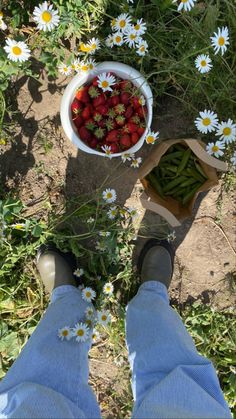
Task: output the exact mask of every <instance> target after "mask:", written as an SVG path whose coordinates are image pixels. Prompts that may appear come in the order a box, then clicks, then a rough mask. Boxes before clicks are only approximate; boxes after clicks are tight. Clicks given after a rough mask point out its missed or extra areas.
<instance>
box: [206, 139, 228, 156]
mask: <svg viewBox="0 0 236 419" xmlns="http://www.w3.org/2000/svg"><path fill="white" fill-rule="evenodd" d="M224 148H225V143H223V141H216V142H215V143H208V144H207V146H206V151H207V152H208V154H213V155H214V156H215V157H220V156H223V155H224V152H223V151H222V150H224Z"/></svg>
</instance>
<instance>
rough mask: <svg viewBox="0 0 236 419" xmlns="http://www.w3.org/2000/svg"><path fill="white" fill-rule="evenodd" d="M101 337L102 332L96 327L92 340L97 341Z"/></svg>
mask: <svg viewBox="0 0 236 419" xmlns="http://www.w3.org/2000/svg"><path fill="white" fill-rule="evenodd" d="M99 339H100V333H99V332H98V331H97V330H96V329H94V330H93V333H92V342H93V343H96V342H97V341H98V340H99Z"/></svg>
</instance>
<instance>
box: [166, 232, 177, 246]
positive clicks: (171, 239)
mask: <svg viewBox="0 0 236 419" xmlns="http://www.w3.org/2000/svg"><path fill="white" fill-rule="evenodd" d="M175 239H176V235H175V231H172V233H169V234H168V236H167V241H168V242H169V243H170V242H173V241H174V240H175Z"/></svg>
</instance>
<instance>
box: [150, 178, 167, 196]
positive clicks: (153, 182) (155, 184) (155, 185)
mask: <svg viewBox="0 0 236 419" xmlns="http://www.w3.org/2000/svg"><path fill="white" fill-rule="evenodd" d="M147 180H148V181H149V182H150V184H151V186H152V187H153V188H154V189H155V190H156V192H157V193H158V194H159V195H160V196H161V197H162V198H163V199H165V197H164V194H163V190H162V187H161V185H160V183H159V181H158V180H157V178H156V176H155V175H154V174H153V173H149V175H148V176H147Z"/></svg>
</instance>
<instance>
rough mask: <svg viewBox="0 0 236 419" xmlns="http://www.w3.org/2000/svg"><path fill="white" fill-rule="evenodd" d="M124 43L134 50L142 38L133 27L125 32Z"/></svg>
mask: <svg viewBox="0 0 236 419" xmlns="http://www.w3.org/2000/svg"><path fill="white" fill-rule="evenodd" d="M124 41H125V43H126V44H128V46H129V47H130V48H134V47H135V44H136V43H137V42H139V41H140V36H139V35H138V33H137V32H136V31H135V30H134V27H133V26H130V28H129V29H128V30H127V31H126V32H125V36H124Z"/></svg>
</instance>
